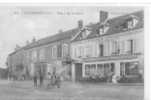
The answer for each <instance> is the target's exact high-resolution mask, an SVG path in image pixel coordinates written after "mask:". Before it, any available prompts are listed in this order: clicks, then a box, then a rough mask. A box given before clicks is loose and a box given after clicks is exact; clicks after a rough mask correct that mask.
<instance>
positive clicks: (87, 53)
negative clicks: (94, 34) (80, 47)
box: [85, 45, 92, 57]
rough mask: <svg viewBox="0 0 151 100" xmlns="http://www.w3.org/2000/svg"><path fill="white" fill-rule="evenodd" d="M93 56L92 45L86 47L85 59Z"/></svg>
mask: <svg viewBox="0 0 151 100" xmlns="http://www.w3.org/2000/svg"><path fill="white" fill-rule="evenodd" d="M91 54H92V47H91V45H87V46H86V47H85V57H91Z"/></svg>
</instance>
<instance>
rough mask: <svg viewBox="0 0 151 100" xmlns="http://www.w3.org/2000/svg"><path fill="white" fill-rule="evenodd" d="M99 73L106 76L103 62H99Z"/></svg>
mask: <svg viewBox="0 0 151 100" xmlns="http://www.w3.org/2000/svg"><path fill="white" fill-rule="evenodd" d="M97 74H98V75H99V76H102V77H103V76H104V65H103V64H97Z"/></svg>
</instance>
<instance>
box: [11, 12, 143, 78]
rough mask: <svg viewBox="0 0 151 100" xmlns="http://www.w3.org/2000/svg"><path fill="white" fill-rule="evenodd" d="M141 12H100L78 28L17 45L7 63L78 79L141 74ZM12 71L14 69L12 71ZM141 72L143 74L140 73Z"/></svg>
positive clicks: (25, 70) (30, 71) (81, 22)
mask: <svg viewBox="0 0 151 100" xmlns="http://www.w3.org/2000/svg"><path fill="white" fill-rule="evenodd" d="M143 13H144V12H143V11H138V12H134V13H130V14H127V15H123V16H118V17H115V18H111V19H109V18H108V12H104V11H100V21H99V22H98V23H96V24H89V25H86V26H83V21H79V22H78V27H77V28H74V29H71V30H68V31H65V32H62V31H60V32H59V33H58V34H56V35H53V36H50V37H46V38H43V39H40V40H37V41H33V42H32V43H30V44H28V45H26V46H24V47H22V48H20V49H19V50H17V51H15V52H13V53H12V54H10V55H9V56H8V66H9V67H10V68H11V69H16V66H18V65H20V64H21V65H23V68H24V71H22V72H24V73H25V72H26V73H27V72H28V73H29V74H30V75H32V73H33V71H34V70H35V68H34V67H35V66H39V65H38V64H41V65H40V66H42V68H44V69H45V73H47V72H52V71H53V70H57V71H58V72H62V73H63V74H64V75H63V76H65V77H67V76H69V77H70V76H72V79H73V80H74V81H75V80H80V79H82V78H87V77H91V76H99V77H103V76H106V75H107V74H109V73H114V74H115V75H116V76H119V77H120V76H132V75H133V76H135V75H136V74H138V73H143V71H144V66H143V61H144V59H143V55H144V47H143V46H144V14H143ZM14 72H15V71H14ZM142 75H143V74H142Z"/></svg>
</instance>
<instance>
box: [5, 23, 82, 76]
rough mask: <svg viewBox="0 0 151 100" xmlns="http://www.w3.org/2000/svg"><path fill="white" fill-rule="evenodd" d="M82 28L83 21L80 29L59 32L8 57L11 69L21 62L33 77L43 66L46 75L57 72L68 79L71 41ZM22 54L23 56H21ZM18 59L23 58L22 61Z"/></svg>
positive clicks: (79, 26) (79, 25)
mask: <svg viewBox="0 0 151 100" xmlns="http://www.w3.org/2000/svg"><path fill="white" fill-rule="evenodd" d="M81 27H82V24H81V21H79V22H78V27H77V28H74V29H71V30H68V31H64V32H63V31H59V33H57V34H56V35H53V36H49V37H46V38H43V39H40V40H37V41H35V40H34V41H32V43H29V44H28V45H26V46H24V47H22V48H21V49H19V50H17V51H15V52H14V53H12V54H10V55H9V56H8V58H9V61H8V62H9V64H8V66H9V67H10V68H15V67H16V66H17V65H18V63H17V62H20V63H21V64H22V65H23V66H24V68H25V69H26V72H27V71H28V73H29V75H30V76H32V74H33V72H34V71H35V70H36V69H35V66H36V68H38V66H42V68H44V71H45V73H47V72H52V71H53V70H57V72H58V73H62V74H63V76H64V77H65V78H67V79H70V76H71V60H70V39H71V37H73V36H74V35H75V34H76V33H77V32H78V31H79V30H80V28H81ZM20 53H22V54H23V56H22V55H21V54H20ZM18 57H22V58H23V59H20V58H18Z"/></svg>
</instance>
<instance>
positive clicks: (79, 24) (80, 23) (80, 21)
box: [78, 20, 83, 29]
mask: <svg viewBox="0 0 151 100" xmlns="http://www.w3.org/2000/svg"><path fill="white" fill-rule="evenodd" d="M82 27H83V21H82V20H79V21H78V28H79V29H81V28H82Z"/></svg>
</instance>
